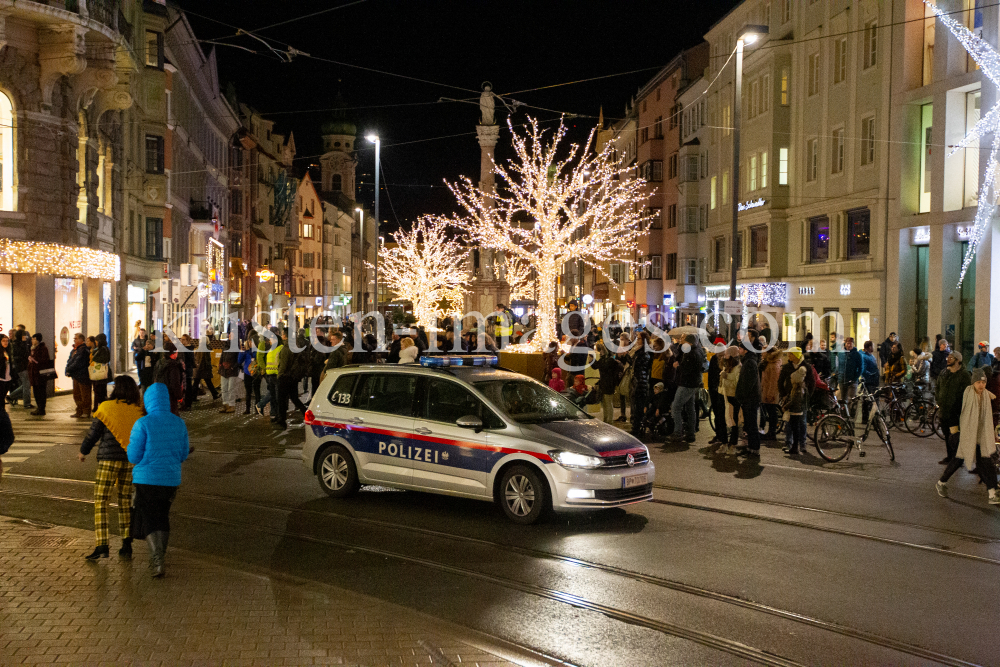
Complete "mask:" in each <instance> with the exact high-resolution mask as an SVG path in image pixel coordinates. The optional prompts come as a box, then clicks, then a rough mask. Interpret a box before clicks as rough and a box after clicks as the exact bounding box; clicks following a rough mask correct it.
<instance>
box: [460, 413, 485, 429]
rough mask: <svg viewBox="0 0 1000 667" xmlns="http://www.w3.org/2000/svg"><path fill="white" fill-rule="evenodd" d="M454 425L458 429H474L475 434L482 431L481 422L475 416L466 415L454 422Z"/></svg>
mask: <svg viewBox="0 0 1000 667" xmlns="http://www.w3.org/2000/svg"><path fill="white" fill-rule="evenodd" d="M455 425H456V426H458V427H459V428H471V429H475V431H476V433H479V432H480V431H482V430H483V420H482V419H480V418H479V417H477V416H475V415H466V416H464V417H459V418H458V419H457V420H455Z"/></svg>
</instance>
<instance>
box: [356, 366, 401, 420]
mask: <svg viewBox="0 0 1000 667" xmlns="http://www.w3.org/2000/svg"><path fill="white" fill-rule="evenodd" d="M416 388H417V376H416V375H404V374H402V373H368V374H365V375H362V376H361V378H360V379H359V380H358V384H357V386H356V387H355V388H354V396H352V397H351V407H352V408H354V409H355V410H367V411H369V412H381V413H382V414H387V415H398V416H400V417H412V416H413V397H414V395H415V394H416Z"/></svg>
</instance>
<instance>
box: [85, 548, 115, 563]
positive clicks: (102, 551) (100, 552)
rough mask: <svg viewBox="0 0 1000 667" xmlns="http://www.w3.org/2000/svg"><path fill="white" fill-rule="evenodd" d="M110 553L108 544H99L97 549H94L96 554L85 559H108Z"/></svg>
mask: <svg viewBox="0 0 1000 667" xmlns="http://www.w3.org/2000/svg"><path fill="white" fill-rule="evenodd" d="M108 553H109V552H108V545H107V544H98V545H97V548H96V549H94V553H92V554H90V555H89V556H85V558H86V559H87V560H97V559H98V558H107V557H108Z"/></svg>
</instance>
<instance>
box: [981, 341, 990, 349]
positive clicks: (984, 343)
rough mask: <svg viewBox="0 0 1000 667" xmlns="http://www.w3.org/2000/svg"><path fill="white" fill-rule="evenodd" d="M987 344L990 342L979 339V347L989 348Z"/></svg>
mask: <svg viewBox="0 0 1000 667" xmlns="http://www.w3.org/2000/svg"><path fill="white" fill-rule="evenodd" d="M989 346H990V344H989V343H987V342H986V341H985V340H981V341H979V347H985V348H989Z"/></svg>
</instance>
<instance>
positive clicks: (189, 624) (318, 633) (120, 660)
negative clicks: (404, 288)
mask: <svg viewBox="0 0 1000 667" xmlns="http://www.w3.org/2000/svg"><path fill="white" fill-rule="evenodd" d="M0 526H2V527H0V572H2V573H3V574H2V576H0V664H2V665H12V664H30V665H40V664H69V665H125V664H141V665H151V664H162V665H171V666H174V665H199V666H200V665H359V666H360V665H364V666H366V667H375V666H377V665H394V666H399V665H434V664H436V665H449V664H453V665H455V666H458V665H462V666H463V667H464V666H465V665H470V666H471V665H479V666H480V667H500V666H501V665H515V664H519V665H535V664H548V663H545V662H542V663H538V662H536V660H534V659H532V656H529V655H525V654H522V653H521V652H520V651H519V650H518V649H516V648H515V647H511V646H507V645H504V644H502V643H499V642H494V640H492V639H489V638H486V637H484V636H479V635H477V634H475V633H473V632H471V631H467V630H463V629H460V628H456V627H454V626H451V625H449V624H446V623H443V622H439V621H436V620H435V619H432V618H430V617H427V616H424V615H421V614H418V613H415V612H411V611H409V610H406V609H403V608H400V607H397V606H394V605H390V604H386V603H383V602H381V601H378V600H375V599H373V598H369V597H366V596H363V595H358V594H355V593H351V592H348V591H343V590H340V589H336V588H332V587H329V586H324V585H321V584H316V583H312V582H304V581H301V580H297V579H293V578H290V577H274V576H270V575H268V574H266V573H259V572H248V571H244V570H237V569H234V568H232V567H229V566H228V565H227V564H225V563H222V562H221V561H214V560H209V559H205V558H202V557H200V556H195V555H194V554H191V553H190V552H185V551H179V550H176V549H171V550H170V551H168V553H167V559H168V560H167V564H168V568H167V576H166V577H165V578H164V579H162V580H154V579H152V578H151V577H150V576H149V574H148V572H147V570H146V567H147V558H146V549H145V546H144V544H142V543H138V544H137V545H136V548H135V558H134V559H133V560H132V561H127V560H122V559H120V558H119V557H118V555H117V553H115V551H116V549H117V546H118V545H117V540H113V542H114V544H113V545H112V546H113V549H112V555H111V557H110V558H108V559H102V560H99V561H97V562H96V563H92V562H89V561H86V560H85V559H84V558H83V556H84V555H85V554H86V553H88V552H89V551H90V549H91V548H92V547H93V533H92V532H90V531H84V530H79V529H75V528H66V527H60V526H47V525H32V524H29V523H26V522H24V521H22V520H20V519H12V518H9V517H0ZM459 637H461V639H459ZM438 651H439V652H440V654H439V656H438V657H436V658H432V653H436V652H438ZM498 654H503V655H505V656H506V657H507V658H508V659H506V660H505V659H504V658H501V657H499V655H498ZM510 660H514V661H515V662H511V661H510ZM448 661H450V662H448Z"/></svg>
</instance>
